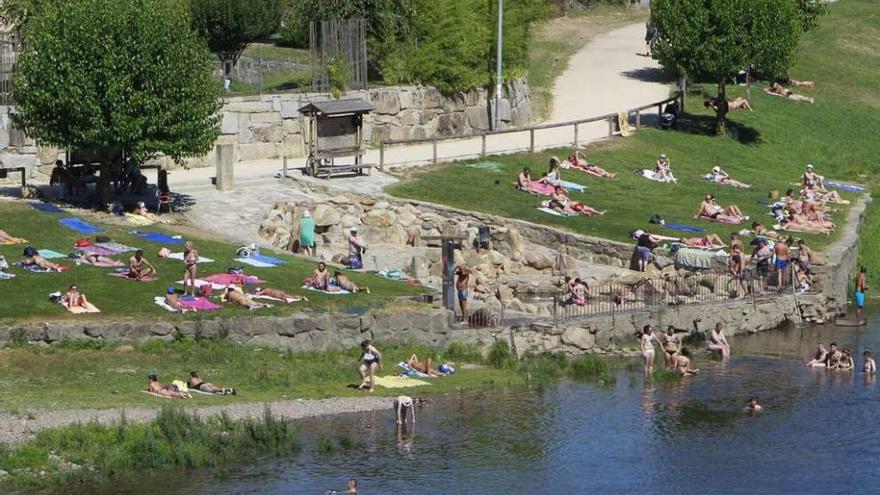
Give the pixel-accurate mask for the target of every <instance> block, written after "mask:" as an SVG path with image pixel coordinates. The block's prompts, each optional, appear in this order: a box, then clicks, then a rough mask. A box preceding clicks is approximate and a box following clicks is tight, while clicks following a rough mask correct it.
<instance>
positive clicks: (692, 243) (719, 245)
mask: <svg viewBox="0 0 880 495" xmlns="http://www.w3.org/2000/svg"><path fill="white" fill-rule="evenodd" d="M679 242H680V243H682V244H684V245H685V246H686V247H689V248H695V249H724V248H726V247H727V244H725V243H724V241H723V240H721V238H720V237H718V234H706V235H705V236H703V237H682V238H681V239H679Z"/></svg>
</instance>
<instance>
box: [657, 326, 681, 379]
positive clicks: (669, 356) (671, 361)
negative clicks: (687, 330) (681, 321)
mask: <svg viewBox="0 0 880 495" xmlns="http://www.w3.org/2000/svg"><path fill="white" fill-rule="evenodd" d="M661 342H663V354H664V355H663V358H664V359H665V360H666V368H667V369H671V368H672V367H674V366H675V358H676V356H678V352H679V350H680V347H681V339H679V338H678V336H677V335H675V329H674V328H672V326H671V325H670V326H669V328H667V329H666V334H665V335H663V338H662V339H661Z"/></svg>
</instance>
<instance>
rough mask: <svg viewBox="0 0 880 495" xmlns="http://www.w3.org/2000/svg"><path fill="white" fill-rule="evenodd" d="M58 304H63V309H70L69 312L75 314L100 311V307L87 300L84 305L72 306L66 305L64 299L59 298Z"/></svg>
mask: <svg viewBox="0 0 880 495" xmlns="http://www.w3.org/2000/svg"><path fill="white" fill-rule="evenodd" d="M58 304H60V305H62V306H64V309H66V310H68V311H70V312H71V313H73V314H75V315H82V314H86V313H100V312H101V310H100V309H98V308H96V307H95V305H94V304H92V303H90V302H87V303H86V305H85V307H82V306H75V307H73V308H69V307H67V305H66V304H64V301H62V300H59V301H58Z"/></svg>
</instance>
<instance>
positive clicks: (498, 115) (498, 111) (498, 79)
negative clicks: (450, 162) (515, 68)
mask: <svg viewBox="0 0 880 495" xmlns="http://www.w3.org/2000/svg"><path fill="white" fill-rule="evenodd" d="M503 23H504V0H498V50H497V53H496V54H495V56H496V58H497V60H496V65H495V130H498V129H500V128H501V50H502V45H503V40H504V34H503Z"/></svg>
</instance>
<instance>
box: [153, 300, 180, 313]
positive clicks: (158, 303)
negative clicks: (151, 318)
mask: <svg viewBox="0 0 880 495" xmlns="http://www.w3.org/2000/svg"><path fill="white" fill-rule="evenodd" d="M153 302H154V303H156V306H159V307H160V308H164V309H165V310H167V311H171V312H172V313H178V312H179V311H177V310H176V309H174V308H172V307H171V306H169V305H168V303H166V302H165V298H164V297H162V296H156V297H154V298H153Z"/></svg>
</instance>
